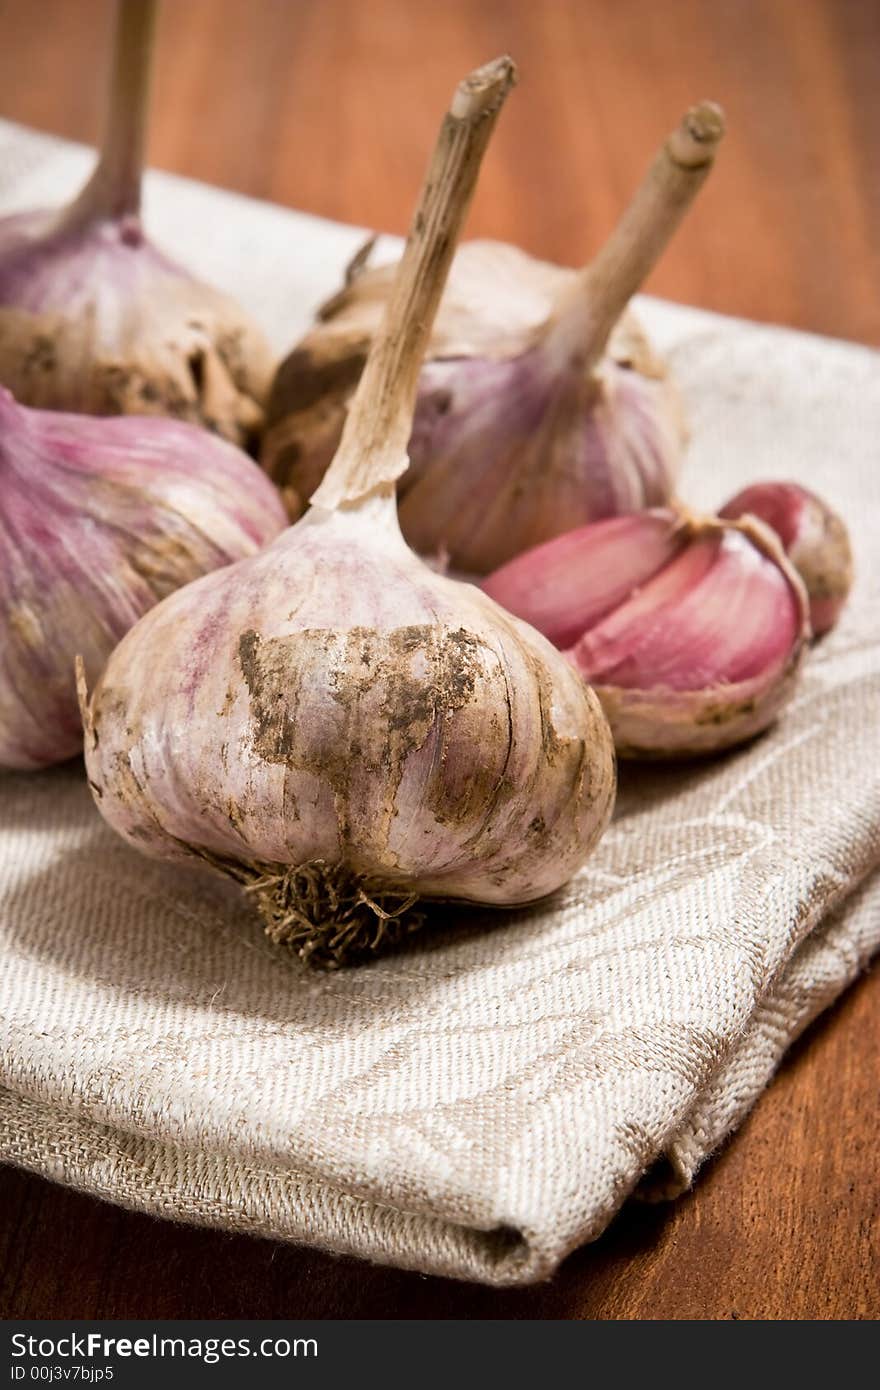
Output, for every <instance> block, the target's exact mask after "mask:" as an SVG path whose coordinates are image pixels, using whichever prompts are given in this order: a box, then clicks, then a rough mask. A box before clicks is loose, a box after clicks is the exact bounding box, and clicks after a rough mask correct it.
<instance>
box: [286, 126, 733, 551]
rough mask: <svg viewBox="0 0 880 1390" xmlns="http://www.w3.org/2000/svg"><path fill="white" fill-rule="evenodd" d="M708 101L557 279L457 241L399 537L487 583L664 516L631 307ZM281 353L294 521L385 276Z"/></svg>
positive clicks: (689, 193) (663, 412) (660, 406)
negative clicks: (633, 520)
mask: <svg viewBox="0 0 880 1390" xmlns="http://www.w3.org/2000/svg"><path fill="white" fill-rule="evenodd" d="M723 128H724V127H723V119H722V116H721V113H720V111H719V109H718V108H717V107H716V106H714V105H712V104H711V103H708V102H705V103H703V104H702V105H699V106H696V107H694V108H693V109H692V110H690V111H688V112H687V114H686V115H685V117H684V119H683V121H682V123H681V125H680V127H679V128H678V129H677V130H676V131H674V132H673V134H672V135H671V136H670V137H669V139H668V140H667V142H666V143H665V145H664V146H663V148H662V149H661V151H660V152H659V154H658V156H657V158H656V159H655V161H654V163H653V165H652V166H651V168H650V170H649V172H648V174H647V176H646V178H645V179H644V181H643V183H642V185H641V186H640V188H639V190H638V192H637V193H636V196H635V198H634V200H633V202H632V203H631V205H630V206H629V208H628V209H627V211H626V213H625V214H624V216H623V218H622V220H621V221H620V223H619V225H618V227H617V228H616V230H615V232H614V234H613V235H612V237H611V239H610V240H609V242H608V243H607V244H606V246H605V247H604V248H603V250H602V251H601V252H600V254H599V255H598V256H597V257H596V259H595V260H594V261H593V262H592V264H591V265H589V266H588V267H587V268H586V269H585V270H582V271H580V272H575V271H565V270H562V269H561V268H559V267H557V266H551V265H547V264H545V263H543V262H540V261H535V260H532V259H531V258H530V257H528V256H526V255H525V254H524V253H523V252H520V251H517V250H515V249H514V248H513V247H509V246H503V245H497V244H494V243H491V242H475V243H471V244H470V245H466V246H464V247H463V248H462V249H461V251H460V252H459V254H458V256H457V258H456V263H455V265H454V267H453V272H452V276H451V281H450V286H449V290H448V292H447V295H446V298H445V300H444V303H443V305H442V306H441V310H440V314H439V317H438V321H437V324H436V326H435V330H434V334H433V338H432V341H431V344H430V349H429V356H428V361H427V362H426V364H425V366H424V369H423V371H422V375H421V380H420V384H419V394H418V401H417V407H416V414H415V421H414V426H413V431H412V436H411V439H410V441H409V458H410V467H409V469H408V471H407V472H406V473H405V474H404V476H403V477H402V478H401V480H400V484H399V503H400V519H401V525H402V528H403V532H404V535H405V536H406V538H407V540H408V541H409V542H410V544H411V545H412V546H413V547H414V548H415V549H416V550H418V551H419V552H420V553H422V554H426V555H430V554H437V553H442V554H445V555H446V556H448V557H449V560H450V563H451V564H452V566H453V567H454V568H455V569H457V570H460V571H464V572H467V573H473V574H485V573H487V572H488V571H489V570H491V569H494V568H495V567H496V566H498V565H500V564H502V563H504V562H505V561H506V560H508V559H510V558H512V557H513V556H514V555H517V554H519V553H520V551H522V550H524V549H527V548H528V547H530V546H532V545H535V544H537V543H538V542H540V541H543V540H546V539H549V538H551V537H553V536H556V535H559V534H561V533H562V532H564V531H566V530H568V529H570V528H571V527H573V526H577V525H580V524H583V523H586V522H590V521H594V520H597V519H599V518H603V517H608V516H615V515H619V514H621V513H626V512H631V511H635V510H638V509H639V508H643V507H651V506H656V505H660V504H663V503H665V502H667V501H669V500H670V498H671V496H672V494H673V491H674V482H675V475H676V471H677V465H678V460H679V456H680V453H681V448H682V442H683V427H682V420H681V416H680V411H679V407H678V401H677V397H676V395H675V393H674V391H673V390H672V388H671V385H670V382H669V381H668V380H667V378H666V375H665V370H664V368H663V366H662V364H661V363H660V362H659V361H658V360H657V358H656V357H655V356H654V355H653V353H652V351H651V349H650V347H649V345H648V344H647V342H646V340H645V338H644V336H643V335H642V333H641V332H640V330H639V328H638V325H637V324H636V323H635V322H634V320H633V319H632V316H631V315H630V314H628V313H626V312H625V311H626V306H627V304H628V301H629V299H630V298H631V296H632V295H633V294H634V293H635V291H636V290H637V289H638V288H639V286H640V285H641V284H642V282H643V281H644V279H645V277H646V276H647V274H648V273H649V271H650V270H651V268H652V267H653V265H654V264H655V262H656V261H657V259H658V257H659V255H660V253H661V251H662V249H663V247H664V246H665V245H666V243H667V241H668V240H669V237H670V236H671V235H672V232H673V231H674V229H675V227H676V226H677V225H678V223H679V221H680V219H681V217H682V216H683V214H684V212H685V210H686V209H687V207H688V205H689V203H690V202H691V200H692V199H693V197H694V196H695V194H696V192H697V191H698V189H699V188H700V187H701V185H702V184H703V182H704V180H705V178H706V176H707V174H708V173H709V170H710V168H711V166H712V163H713V160H714V157H715V153H716V150H717V147H718V143H719V141H720V139H721V136H722V134H723ZM362 261H363V257H361V258H359V260H358V262H357V263H356V264H354V265H353V267H352V268H351V273H350V276H349V283H348V284H347V285H346V287H345V288H344V289H343V290H342V291H341V293H340V294H338V295H337V296H336V297H335V298H334V299H333V300H332V301H331V302H330V303H329V304H327V305H325V307H324V309H323V310H322V311H321V314H320V322H319V323H318V325H317V326H316V327H315V328H314V329H313V330H312V331H311V333H310V334H309V335H308V337H307V338H306V339H304V341H303V342H301V343H300V345H299V346H298V347H297V348H296V349H295V350H294V351H293V352H292V353H291V354H290V356H289V357H288V358H287V359H286V360H285V362H284V363H283V364H282V366H281V367H280V368H279V371H278V374H277V376H276V378H275V382H274V385H273V388H272V393H271V396H270V401H269V407H268V414H267V428H266V434H265V436H264V441H263V447H262V452H261V461H262V463H263V465H264V467H265V468H266V469H267V470H268V471H269V473H270V474H271V476H272V477H273V478H275V480H276V481H277V482H278V483H279V485H280V486H282V487H283V488H284V489H285V492H286V496H287V498H288V501H289V505H290V508H291V510H292V512H293V513H294V515H296V514H299V512H300V511H301V510H302V507H303V506H304V505H305V502H306V500H307V499H308V497H309V496H310V495H311V493H312V492H313V490H314V489H315V487H317V485H318V483H319V482H320V480H321V477H322V476H323V474H324V471H325V469H326V467H327V465H328V463H329V461H330V459H331V458H332V456H333V452H334V450H335V447H336V443H337V441H338V438H339V434H340V431H341V428H342V422H343V420H344V417H345V410H346V407H347V402H348V400H349V398H350V396H351V393H352V391H353V389H354V386H355V384H356V383H357V380H358V377H359V375H360V372H361V370H362V368H363V363H364V360H365V357H366V352H367V348H368V345H369V342H370V338H371V336H372V334H373V333H374V332H375V330H376V326H377V323H378V320H379V315H380V313H381V309H382V305H383V303H384V301H385V298H386V297H387V293H388V287H389V284H390V282H391V274H392V272H391V270H390V269H389V268H387V267H384V268H380V269H378V270H373V271H370V270H364V268H363V264H362Z"/></svg>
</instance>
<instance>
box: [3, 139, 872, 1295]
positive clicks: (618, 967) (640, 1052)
mask: <svg viewBox="0 0 880 1390" xmlns="http://www.w3.org/2000/svg"><path fill="white" fill-rule="evenodd" d="M89 159H90V156H89V154H88V153H87V152H86V151H83V150H80V149H76V148H74V147H72V146H67V145H62V144H61V143H60V142H57V141H54V140H51V139H48V138H46V137H43V136H36V135H34V134H33V133H29V132H25V131H22V130H20V129H19V128H16V127H13V126H10V125H7V124H0V183H2V195H0V211H7V210H12V209H13V208H20V207H24V206H27V205H32V204H39V203H41V202H42V203H52V202H57V201H58V199H59V198H60V197H62V196H63V195H64V194H65V193H66V192H67V191H72V189H73V188H74V187H75V186H76V184H77V181H78V179H80V178H81V177H82V175H83V173H84V171H85V169H86V168H87V167H88V164H89ZM148 206H149V211H150V221H151V226H152V228H153V231H154V233H155V235H156V236H157V239H160V240H161V241H162V242H164V244H165V245H166V246H167V247H168V248H169V249H170V250H171V251H172V252H174V253H175V254H177V255H178V256H179V257H180V258H181V259H184V260H188V261H189V263H190V264H191V265H193V266H194V267H195V268H196V269H197V270H198V271H199V272H200V273H201V274H202V275H203V276H204V277H205V278H209V279H213V280H214V281H216V282H217V283H219V284H222V285H224V286H225V287H226V288H228V289H230V290H231V291H233V292H235V293H236V294H237V295H238V296H239V297H240V298H241V299H242V301H244V302H245V303H246V304H248V305H249V306H250V307H251V308H252V309H253V311H254V312H255V313H256V314H258V315H259V316H260V317H261V318H262V320H263V322H264V323H265V325H266V327H267V329H268V330H269V331H270V332H271V333H273V334H274V336H275V339H276V341H277V343H278V345H279V347H283V346H285V345H287V344H289V343H290V342H292V341H293V340H294V338H295V337H296V335H297V333H298V332H300V331H301V329H302V328H303V326H304V324H305V322H306V321H307V318H308V314H309V312H310V310H311V308H312V307H313V306H314V305H315V304H316V303H317V302H318V301H319V300H320V299H321V298H322V297H324V296H325V295H326V294H328V293H329V292H331V291H332V290H333V289H334V288H335V286H336V284H337V282H338V280H339V278H340V275H341V271H342V267H343V264H344V262H345V260H346V259H347V257H348V256H349V255H350V253H351V252H352V251H353V250H354V248H355V247H356V246H357V245H358V243H359V240H360V236H361V234H360V233H358V232H357V231H355V230H354V229H351V228H342V227H334V226H332V225H329V224H327V223H324V222H319V221H317V220H316V219H314V218H309V217H304V216H301V215H298V214H295V213H291V212H287V211H284V210H282V209H280V208H274V207H270V206H268V205H265V204H259V203H255V202H251V201H248V200H246V199H243V198H240V197H235V196H232V195H230V194H226V193H221V192H218V191H217V190H212V189H207V188H202V187H199V186H197V185H195V184H191V183H187V182H184V181H181V180H179V179H174V178H171V177H168V176H161V175H158V174H154V175H151V176H150V179H149V185H148ZM641 310H642V315H643V318H644V320H645V322H646V324H647V327H648V329H649V331H650V332H651V333H652V334H653V336H654V339H655V341H656V342H657V344H658V345H659V346H660V347H661V348H662V349H663V350H665V351H666V352H667V353H668V355H669V357H670V358H671V361H672V364H673V367H674V370H675V371H676V373H677V376H678V378H679V380H680V382H681V384H682V387H683V390H684V394H685V397H686V404H687V408H688V414H689V419H690V422H691V427H692V444H691V450H690V454H689V461H688V465H687V472H686V476H685V478H684V479H683V492H684V494H685V495H686V496H687V497H688V499H689V500H690V501H692V502H693V503H694V504H698V505H699V504H706V505H711V504H713V503H718V502H720V501H722V500H723V499H724V497H725V496H726V495H729V494H731V493H733V491H734V490H736V489H738V488H739V487H741V486H742V485H743V484H744V483H746V482H750V481H752V480H755V479H759V478H767V477H779V476H782V477H785V476H796V477H797V478H799V479H801V480H803V481H804V482H805V483H807V484H809V485H810V486H813V487H815V488H817V489H818V490H820V491H821V492H824V493H825V494H826V495H827V496H828V497H829V498H830V499H832V500H833V501H834V502H835V503H836V504H837V506H838V507H839V508H840V510H841V511H842V512H843V514H844V516H845V517H846V518H847V520H848V522H849V523H850V524H851V526H852V530H853V532H854V540H855V547H856V557H857V563H858V581H857V585H856V589H855V593H854V595H853V599H852V602H851V604H850V607H849V608H848V610H847V612H846V615H845V617H844V619H843V621H842V623H841V625H840V627H839V628H838V629H837V630H836V631H835V632H834V633H833V634H832V635H831V636H830V637H829V638H828V639H826V640H825V641H823V642H822V643H821V644H820V645H819V647H818V648H817V649H816V651H815V652H814V653H813V654H812V656H811V659H810V661H809V664H808V668H807V671H806V674H805V676H804V680H803V683H802V686H801V688H800V692H799V694H798V696H797V698H796V700H795V702H794V703H793V705H792V706H791V707H790V708H789V709H788V710H787V711H786V713H785V715H784V717H783V718H782V719H781V720H780V722H779V724H778V726H777V727H776V728H775V729H774V730H773V731H772V732H771V733H769V734H768V735H767V736H765V737H764V738H761V739H759V740H758V741H756V742H755V743H754V744H753V745H752V746H751V747H749V748H746V749H745V750H742V751H740V752H738V753H734V754H731V755H728V756H726V757H723V758H721V759H718V760H717V761H714V762H709V763H706V764H705V765H689V766H676V767H668V768H663V767H652V768H649V769H640V768H635V767H627V768H624V769H623V775H622V785H621V794H620V801H619V809H618V813H617V816H616V819H615V821H614V823H613V825H612V827H611V829H610V830H609V832H608V834H607V835H606V836H605V838H604V840H603V841H602V843H601V844H600V846H599V849H598V851H597V852H596V854H595V855H594V857H593V859H592V860H591V862H590V864H589V865H588V866H587V868H586V869H585V870H584V871H583V872H582V873H581V874H580V875H579V876H578V878H577V879H576V881H575V882H573V883H572V884H570V885H569V887H568V888H567V889H565V890H564V891H563V892H562V893H560V894H559V895H557V897H556V898H555V899H554V900H553V901H552V902H550V903H546V904H544V905H542V906H540V907H538V908H533V909H531V910H528V911H520V912H517V913H513V914H509V915H500V914H492V913H488V912H481V911H477V910H469V909H465V910H461V909H459V910H456V911H455V912H453V911H451V910H449V911H445V910H442V909H440V910H438V911H437V912H435V914H434V918H433V920H434V925H433V926H432V928H431V930H430V931H429V932H426V933H425V934H423V935H422V936H421V938H415V939H414V940H413V942H412V944H411V945H410V946H409V947H408V948H407V949H406V950H405V951H403V952H402V953H400V954H398V955H396V956H393V957H389V958H387V959H385V960H381V961H378V962H376V963H375V964H372V965H370V966H367V967H362V968H358V969H353V970H350V971H345V972H341V973H339V974H336V975H328V976H321V975H317V974H313V973H308V972H306V971H304V970H303V969H302V968H301V967H300V966H299V965H298V963H297V962H296V961H295V960H293V959H291V958H290V957H289V956H288V955H286V954H285V953H284V951H283V950H279V949H276V948H274V947H273V946H271V945H270V944H269V942H268V941H267V940H266V939H265V938H264V937H262V936H261V934H260V931H259V929H258V927H257V925H256V923H255V921H254V920H253V918H252V917H251V915H250V913H249V909H248V907H247V904H246V902H244V900H243V899H242V898H241V897H240V896H239V895H238V894H237V893H236V891H235V890H233V889H231V888H230V887H228V886H227V885H225V884H224V883H222V882H220V881H219V880H215V879H214V878H212V877H210V876H209V875H207V874H204V873H201V872H199V871H197V870H187V869H180V868H175V867H170V866H167V865H162V864H156V863H151V862H149V861H147V860H143V859H141V858H139V857H138V856H137V855H136V854H135V853H134V852H133V851H131V850H129V849H128V848H127V847H126V846H125V845H124V844H123V843H122V842H121V841H119V840H117V839H116V838H115V837H114V836H113V835H112V833H111V832H110V831H109V830H108V829H107V828H106V826H105V825H104V824H103V823H102V822H101V820H100V819H99V817H98V815H97V813H96V812H95V810H94V808H93V806H92V803H91V800H90V797H89V793H88V790H87V788H86V786H85V784H84V780H83V774H82V769H81V767H80V766H79V765H78V764H71V765H69V766H66V767H64V768H59V769H55V770H53V771H50V772H47V773H44V774H40V775H30V776H24V775H12V774H5V775H2V774H0V1034H2V1048H0V1157H2V1158H5V1159H7V1160H10V1161H12V1162H14V1163H18V1164H21V1165H22V1166H24V1167H26V1168H30V1169H32V1170H34V1171H36V1172H39V1173H42V1174H45V1175H46V1176H49V1177H52V1178H54V1179H57V1180H58V1181H60V1182H64V1183H69V1184H71V1185H73V1186H76V1187H78V1188H82V1189H84V1190H86V1191H88V1192H92V1193H96V1194H98V1195H100V1196H102V1197H105V1198H107V1199H109V1200H111V1201H114V1202H118V1203H121V1204H123V1205H126V1206H129V1207H134V1208H137V1209H140V1210H144V1211H149V1212H153V1213H156V1214H159V1215H164V1216H169V1217H176V1218H179V1219H183V1220H188V1221H196V1222H203V1223H208V1224H212V1225H217V1226H222V1227H224V1228H226V1229H232V1230H244V1231H252V1232H255V1233H259V1234H262V1235H266V1236H275V1237H280V1238H284V1239H290V1240H297V1241H304V1242H308V1243H309V1244H313V1245H317V1246H322V1247H324V1248H327V1249H332V1250H336V1251H341V1252H347V1253H354V1254H359V1255H362V1256H366V1257H369V1258H371V1259H374V1260H379V1261H383V1262H386V1263H389V1264H396V1265H401V1266H405V1267H409V1268H412V1269H418V1270H423V1271H426V1272H433V1273H439V1274H447V1275H454V1276H458V1277H460V1278H466V1279H474V1280H480V1281H483V1282H485V1283H493V1284H516V1283H527V1282H529V1281H532V1280H536V1279H539V1278H542V1277H545V1276H547V1275H548V1274H549V1273H551V1272H552V1270H553V1269H554V1267H555V1266H556V1265H557V1264H558V1262H559V1261H560V1260H561V1259H562V1258H563V1256H564V1255H565V1254H566V1253H567V1252H568V1251H570V1250H571V1249H573V1248H574V1247H575V1246H577V1245H578V1244H580V1243H581V1242H583V1241H587V1240H590V1239H592V1238H593V1237H595V1236H597V1235H598V1234H599V1233H600V1231H602V1230H603V1228H604V1227H605V1226H606V1225H607V1223H608V1222H609V1220H610V1219H611V1217H612V1216H613V1214H614V1212H615V1211H616V1210H617V1208H618V1207H619V1206H620V1205H621V1203H622V1202H623V1201H624V1199H625V1198H626V1197H627V1195H628V1194H629V1193H630V1192H632V1191H633V1190H634V1189H636V1188H637V1187H639V1186H640V1185H641V1187H642V1189H643V1190H647V1191H651V1192H657V1191H658V1190H662V1191H663V1192H670V1191H676V1190H681V1189H682V1188H683V1187H686V1186H687V1185H688V1184H689V1183H690V1182H691V1180H692V1179H693V1176H694V1174H695V1173H696V1172H697V1170H698V1168H699V1166H700V1164H701V1163H702V1162H703V1160H704V1159H705V1158H706V1157H707V1155H708V1154H709V1153H710V1152H711V1151H712V1150H713V1149H714V1148H715V1147H717V1145H718V1144H719V1143H720V1142H721V1141H722V1139H724V1137H725V1136H726V1135H727V1134H728V1133H729V1132H730V1131H731V1130H732V1129H733V1128H734V1127H735V1126H736V1125H737V1124H738V1123H739V1121H740V1120H741V1119H742V1117H743V1116H744V1115H745V1113H746V1112H747V1111H748V1109H749V1107H750V1106H751V1105H752V1104H753V1102H754V1100H755V1099H756V1097H757V1096H758V1094H759V1093H760V1091H761V1090H762V1089H763V1087H764V1086H765V1085H766V1083H767V1082H768V1081H769V1079H770V1077H771V1076H772V1073H773V1070H774V1068H775V1067H776V1065H777V1063H778V1061H779V1059H780V1057H781V1056H782V1054H783V1052H784V1051H785V1049H786V1047H787V1046H788V1045H789V1043H790V1042H791V1041H792V1039H793V1038H794V1037H795V1036H796V1035H797V1034H798V1033H799V1032H800V1031H801V1030H802V1029H803V1028H804V1027H805V1026H806V1024H807V1023H808V1022H809V1021H810V1020H811V1019H812V1018H813V1017H815V1015H816V1014H817V1013H818V1012H819V1011H820V1010H821V1009H823V1008H824V1007H825V1006H826V1005H827V1004H828V1003H830V1002H831V1000H832V999H834V998H835V996H836V995H837V994H838V993H839V991H840V990H841V989H843V987H844V986H845V985H846V984H847V983H848V982H849V981H850V980H851V979H852V978H853V977H854V976H855V975H856V974H857V972H858V971H859V969H860V968H861V967H862V966H863V965H864V963H865V962H866V961H867V959H868V957H869V956H870V954H871V952H872V951H873V950H874V949H875V947H876V946H877V944H878V940H880V874H878V873H876V872H873V871H874V870H875V869H876V868H877V866H878V863H880V759H878V756H877V754H878V715H880V646H878V638H880V592H878V591H880V556H878V554H877V544H876V537H877V534H878V525H880V467H878V462H880V461H878V459H877V457H876V454H877V440H878V439H880V361H878V356H877V355H876V354H874V353H872V352H871V351H869V350H867V349H864V348H860V347H855V346H850V345H846V344H843V343H837V342H830V341H822V340H820V339H817V338H812V337H808V336H806V335H803V334H797V333H792V332H788V331H784V330H781V329H778V328H767V327H758V326H756V325H753V324H746V323H741V322H736V321H733V320H728V319H722V318H719V317H717V316H713V315H710V314H706V313H701V312H697V311H693V310H686V309H682V308H677V307H675V306H671V305H664V304H661V303H658V302H656V301H650V300H643V301H642V303H641ZM646 1174H647V1175H648V1176H647V1178H646Z"/></svg>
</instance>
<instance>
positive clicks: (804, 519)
mask: <svg viewBox="0 0 880 1390" xmlns="http://www.w3.org/2000/svg"><path fill="white" fill-rule="evenodd" d="M718 515H719V516H721V517H727V518H730V519H731V520H737V519H739V518H740V517H745V516H756V517H757V518H758V519H759V520H760V521H763V522H765V523H766V525H767V526H769V527H770V528H771V529H772V530H773V531H775V532H776V535H777V536H778V537H779V539H780V541H781V542H782V547H783V549H784V551H785V553H786V555H787V556H788V558H789V559H790V560H791V563H792V564H793V565H794V567H795V569H796V570H797V572H798V574H799V575H800V577H801V579H802V580H803V581H804V585H805V586H806V590H807V594H808V596H809V600H810V625H811V627H812V629H813V634H814V636H816V637H821V635H822V634H823V633H824V632H828V631H829V630H830V629H831V628H832V627H834V624H835V623H836V622H837V619H838V618H839V617H840V613H841V610H842V608H843V606H844V604H845V603H846V600H847V598H848V597H849V591H850V589H851V588H852V581H853V556H852V549H851V547H850V543H849V536H848V535H847V530H846V526H845V525H844V523H843V521H842V520H841V518H840V517H839V516H838V515H837V513H836V512H834V511H832V509H831V507H829V506H828V504H827V502H824V501H823V500H822V498H821V497H817V496H816V494H815V492H810V490H809V489H808V488H805V487H801V485H800V484H799V483H754V484H752V486H751V487H747V488H744V489H743V490H742V492H738V493H737V494H736V496H735V497H733V498H731V500H730V501H729V502H728V503H726V505H725V506H723V507H722V508H721V511H720V512H719V513H718Z"/></svg>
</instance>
